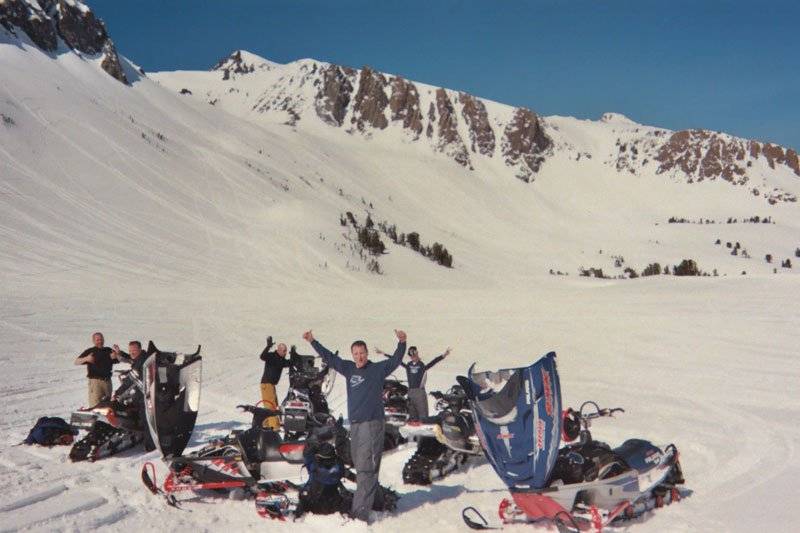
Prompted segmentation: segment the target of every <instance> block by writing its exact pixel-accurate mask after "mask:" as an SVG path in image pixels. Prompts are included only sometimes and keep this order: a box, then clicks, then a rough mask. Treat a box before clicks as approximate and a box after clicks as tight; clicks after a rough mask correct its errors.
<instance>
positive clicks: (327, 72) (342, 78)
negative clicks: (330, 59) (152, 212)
mask: <svg viewBox="0 0 800 533" xmlns="http://www.w3.org/2000/svg"><path fill="white" fill-rule="evenodd" d="M354 75H355V71H354V70H353V69H350V68H347V67H339V66H337V65H328V67H327V68H325V69H323V70H322V85H321V86H320V88H319V91H318V92H317V96H316V98H315V101H314V108H315V110H316V112H317V116H319V118H321V119H322V120H323V121H324V122H326V123H328V124H330V125H331V126H341V125H342V123H343V122H344V117H345V115H346V114H347V107H348V106H349V105H350V95H351V94H352V93H353V84H352V82H351V81H350V80H351V78H353V77H354Z"/></svg>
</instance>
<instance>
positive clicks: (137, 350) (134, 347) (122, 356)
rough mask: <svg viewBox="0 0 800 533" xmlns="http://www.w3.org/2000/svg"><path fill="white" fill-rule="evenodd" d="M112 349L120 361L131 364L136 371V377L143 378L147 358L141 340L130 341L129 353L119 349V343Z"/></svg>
mask: <svg viewBox="0 0 800 533" xmlns="http://www.w3.org/2000/svg"><path fill="white" fill-rule="evenodd" d="M111 351H112V352H113V355H114V356H115V357H116V359H117V361H119V362H120V363H128V364H130V365H131V370H133V371H134V372H135V373H136V377H137V378H139V379H142V366H144V360H145V359H146V358H145V357H144V356H143V355H142V353H143V352H142V343H141V342H139V341H131V342H129V343H128V353H125V352H123V351H122V350H120V349H119V345H118V344H115V345H114V346H113V347H112V348H111Z"/></svg>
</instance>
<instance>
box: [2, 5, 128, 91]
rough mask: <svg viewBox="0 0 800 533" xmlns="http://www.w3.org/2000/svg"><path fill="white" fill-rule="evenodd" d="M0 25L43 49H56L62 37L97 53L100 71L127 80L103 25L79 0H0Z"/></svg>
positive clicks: (79, 49) (82, 50)
mask: <svg viewBox="0 0 800 533" xmlns="http://www.w3.org/2000/svg"><path fill="white" fill-rule="evenodd" d="M0 25H2V26H3V27H4V28H5V29H6V30H8V31H9V32H10V33H11V34H12V35H15V36H19V35H18V33H17V32H18V31H20V30H21V31H22V32H24V33H25V34H26V35H27V36H28V38H29V39H30V40H31V41H32V42H33V43H34V44H35V45H36V46H38V47H39V48H41V49H42V50H44V51H46V52H50V53H54V52H56V51H57V50H58V41H59V39H61V41H62V42H63V43H64V44H65V45H66V46H67V47H69V48H70V49H72V50H74V51H76V52H78V53H81V54H86V55H90V56H100V57H102V61H101V63H100V66H101V67H102V68H103V70H105V71H106V72H107V73H108V74H110V75H111V76H112V77H114V78H116V79H117V80H119V81H121V82H122V83H126V84H127V83H128V79H127V77H126V76H125V73H124V71H123V69H122V65H121V64H120V60H119V56H118V55H117V51H116V48H115V47H114V43H113V42H112V41H111V39H110V38H109V36H108V33H107V31H106V27H105V24H103V21H101V20H100V19H98V18H97V17H95V16H94V13H92V11H91V10H90V9H89V7H88V6H86V4H84V3H83V2H81V1H80V0H3V1H2V2H0Z"/></svg>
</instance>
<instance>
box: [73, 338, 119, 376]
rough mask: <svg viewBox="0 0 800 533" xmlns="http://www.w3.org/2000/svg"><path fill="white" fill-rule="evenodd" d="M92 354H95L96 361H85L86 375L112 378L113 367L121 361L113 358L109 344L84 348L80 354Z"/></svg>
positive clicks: (84, 355)
mask: <svg viewBox="0 0 800 533" xmlns="http://www.w3.org/2000/svg"><path fill="white" fill-rule="evenodd" d="M90 354H91V355H94V363H84V364H85V365H86V377H88V378H96V379H111V367H112V366H113V365H116V364H117V363H118V362H119V361H117V360H116V359H111V348H108V347H107V346H103V347H102V348H98V347H96V346H92V347H91V348H87V349H86V350H84V351H83V353H82V354H81V355H80V356H81V357H86V356H87V355H90Z"/></svg>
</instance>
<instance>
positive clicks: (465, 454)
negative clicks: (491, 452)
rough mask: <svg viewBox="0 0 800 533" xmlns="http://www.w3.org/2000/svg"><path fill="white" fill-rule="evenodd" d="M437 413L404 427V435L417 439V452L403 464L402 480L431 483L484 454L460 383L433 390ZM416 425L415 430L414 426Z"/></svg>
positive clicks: (418, 483) (408, 482)
mask: <svg viewBox="0 0 800 533" xmlns="http://www.w3.org/2000/svg"><path fill="white" fill-rule="evenodd" d="M430 395H431V396H433V397H434V398H435V399H436V410H437V411H438V413H437V414H435V415H433V416H430V417H427V418H425V419H423V420H421V421H420V424H419V425H418V426H416V427H413V426H409V428H408V429H406V428H404V429H405V431H404V434H405V435H406V436H407V437H409V438H415V440H416V441H417V451H416V452H414V455H412V456H411V458H410V459H409V460H408V461H407V462H406V464H405V466H403V483H407V484H413V485H430V484H431V483H432V482H433V481H434V480H436V479H441V478H443V477H445V476H446V475H448V474H450V473H451V472H453V471H455V470H457V469H458V468H459V467H461V466H463V465H465V464H466V463H467V462H468V461H469V460H470V459H471V458H474V457H479V456H482V455H483V450H482V449H481V445H480V442H479V441H478V437H477V435H476V433H475V422H474V421H473V419H472V412H471V411H470V408H469V402H468V400H467V396H466V394H465V393H464V389H463V388H462V387H461V385H453V386H452V387H451V388H450V390H448V391H447V392H444V393H442V392H440V391H433V392H431V393H430ZM412 428H413V429H412Z"/></svg>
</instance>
